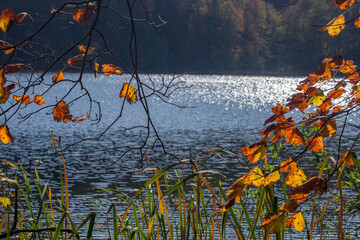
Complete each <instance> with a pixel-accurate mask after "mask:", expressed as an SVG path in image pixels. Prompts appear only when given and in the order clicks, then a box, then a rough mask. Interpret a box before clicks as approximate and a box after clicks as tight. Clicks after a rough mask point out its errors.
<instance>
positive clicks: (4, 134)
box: [0, 125, 14, 144]
mask: <svg viewBox="0 0 360 240" xmlns="http://www.w3.org/2000/svg"><path fill="white" fill-rule="evenodd" d="M0 139H1V141H2V142H3V143H4V144H8V143H9V142H14V138H13V136H11V133H10V131H9V128H8V126H7V125H2V126H1V127H0Z"/></svg>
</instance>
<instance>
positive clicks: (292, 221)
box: [285, 212, 305, 232]
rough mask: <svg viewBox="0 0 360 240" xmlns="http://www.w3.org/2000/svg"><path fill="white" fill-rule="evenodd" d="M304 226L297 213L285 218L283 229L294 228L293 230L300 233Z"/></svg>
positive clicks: (302, 219) (302, 218) (300, 215)
mask: <svg viewBox="0 0 360 240" xmlns="http://www.w3.org/2000/svg"><path fill="white" fill-rule="evenodd" d="M304 226H305V220H304V216H303V215H302V213H301V212H298V213H296V214H294V215H293V216H291V217H288V218H286V220H285V227H287V228H293V227H295V230H296V231H298V232H301V231H302V230H303V229H304Z"/></svg>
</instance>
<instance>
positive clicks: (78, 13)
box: [73, 9, 85, 22]
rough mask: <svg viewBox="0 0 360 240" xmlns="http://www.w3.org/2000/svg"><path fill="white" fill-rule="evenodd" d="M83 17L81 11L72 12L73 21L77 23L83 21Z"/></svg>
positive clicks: (83, 12)
mask: <svg viewBox="0 0 360 240" xmlns="http://www.w3.org/2000/svg"><path fill="white" fill-rule="evenodd" d="M84 16H85V10H83V9H78V10H74V11H73V19H74V20H75V21H77V22H81V21H82V20H84Z"/></svg>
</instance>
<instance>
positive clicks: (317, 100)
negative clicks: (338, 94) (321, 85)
mask: <svg viewBox="0 0 360 240" xmlns="http://www.w3.org/2000/svg"><path fill="white" fill-rule="evenodd" d="M325 98H326V97H325V95H324V93H322V92H320V93H317V94H316V95H315V96H312V97H311V98H310V99H309V101H308V102H307V104H308V105H310V104H314V105H315V106H316V107H319V106H320V105H321V104H322V103H323V101H324V100H325Z"/></svg>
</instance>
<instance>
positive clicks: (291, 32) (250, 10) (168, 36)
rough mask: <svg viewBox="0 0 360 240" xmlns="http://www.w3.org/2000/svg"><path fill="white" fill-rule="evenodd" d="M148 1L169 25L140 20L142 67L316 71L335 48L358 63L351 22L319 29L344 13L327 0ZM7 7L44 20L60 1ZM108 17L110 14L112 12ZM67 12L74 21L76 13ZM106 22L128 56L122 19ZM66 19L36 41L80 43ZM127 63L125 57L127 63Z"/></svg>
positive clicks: (17, 0)
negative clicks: (336, 29)
mask: <svg viewBox="0 0 360 240" xmlns="http://www.w3.org/2000/svg"><path fill="white" fill-rule="evenodd" d="M35 2H36V3H35ZM143 3H144V5H145V6H146V7H147V9H148V14H149V16H150V17H151V19H152V20H153V21H154V22H155V23H156V24H159V25H162V20H163V21H165V22H166V24H164V25H162V26H161V27H159V29H158V30H159V31H156V30H155V28H154V27H152V26H150V25H149V24H147V23H146V22H145V21H139V22H138V25H137V30H138V33H137V34H138V35H137V36H138V41H139V69H140V70H141V71H142V72H157V73H172V72H178V73H181V72H190V73H219V74H288V75H291V74H302V73H305V72H311V71H313V70H314V66H317V64H318V63H319V61H320V60H321V59H322V58H323V57H333V56H335V55H336V54H338V53H341V54H342V55H343V56H344V58H346V59H353V60H355V62H356V61H359V60H360V59H359V56H360V49H359V48H358V47H357V43H358V40H357V39H358V35H359V34H360V32H359V31H360V30H354V29H353V28H354V27H353V26H351V27H350V26H349V27H347V28H346V29H345V30H344V33H343V34H341V35H339V36H336V37H330V36H329V35H328V34H326V33H319V32H318V28H319V26H322V25H325V24H327V23H328V22H329V21H330V20H331V19H332V18H333V16H336V13H337V11H339V10H338V9H337V8H335V7H333V6H332V5H331V4H329V1H328V0H316V1H314V0H299V1H290V0H281V1H277V0H171V1H169V0H144V1H143ZM2 4H3V6H2V7H3V8H5V7H11V8H13V9H14V10H15V11H17V12H21V11H26V12H28V13H29V14H30V15H31V16H32V17H33V19H34V20H35V21H36V22H37V21H39V22H44V21H45V20H46V19H47V18H48V17H49V16H50V11H51V9H52V8H59V7H61V4H62V1H55V0H52V1H49V0H37V1H31V0H12V1H4V2H3V3H2ZM113 4H114V3H113ZM122 4H123V3H122V2H121V1H119V2H117V4H116V5H115V4H114V6H111V7H113V8H114V10H115V11H118V12H126V11H122V10H123V9H122V8H123V6H122ZM107 11H109V10H107ZM135 15H137V17H138V18H139V19H146V17H147V16H146V15H145V14H144V12H143V9H137V10H136V11H135ZM106 16H108V17H109V18H111V14H110V13H109V15H106ZM60 17H61V16H59V18H60ZM68 17H69V21H70V20H71V15H68ZM101 21H102V23H103V24H102V27H104V28H113V29H114V34H113V36H107V37H109V38H115V39H118V41H117V45H114V46H111V47H112V48H113V49H115V50H116V51H117V52H118V53H122V52H123V53H126V52H127V51H128V42H129V40H128V37H129V32H128V31H129V29H128V28H126V27H124V26H121V27H119V26H120V24H119V26H113V25H108V24H107V23H106V22H107V19H101ZM66 24H67V23H66V22H64V21H57V24H53V25H51V26H49V27H48V29H47V31H46V33H47V35H42V36H40V37H39V38H38V39H33V40H34V41H39V42H41V43H44V44H46V46H49V47H52V48H54V49H56V50H57V51H58V52H59V51H60V52H61V49H62V48H65V47H66V46H68V45H69V44H71V43H74V42H76V40H78V39H77V35H78V33H79V32H81V31H82V27H81V26H76V27H73V28H71V29H72V31H73V34H69V33H68V31H69V29H64V28H65V26H66ZM31 26H32V27H29V26H27V25H26V24H25V26H24V28H23V29H25V27H26V33H28V34H30V33H31V31H33V30H34V29H37V27H38V26H40V25H39V24H31ZM49 28H51V30H49ZM65 32H66V34H64V33H65ZM23 36H24V31H22V30H21V28H18V30H17V32H15V33H12V35H10V34H9V36H6V39H7V40H8V41H9V42H15V41H17V40H19V39H20V38H21V37H23ZM339 38H342V39H341V41H338V40H339ZM340 43H341V44H340ZM344 43H345V44H344ZM97 47H100V46H97ZM128 60H129V59H128V57H127V56H126V55H124V59H123V61H124V62H125V63H126V61H128Z"/></svg>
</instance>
